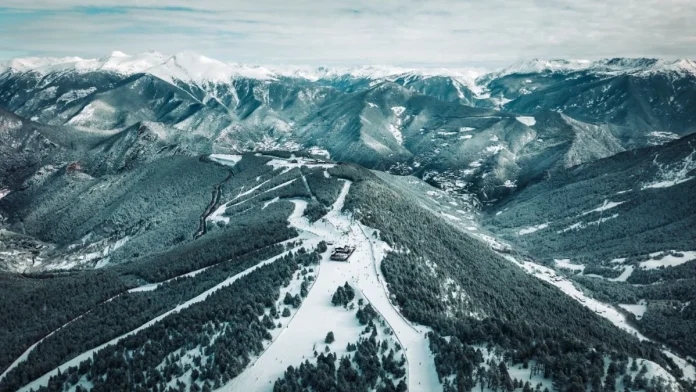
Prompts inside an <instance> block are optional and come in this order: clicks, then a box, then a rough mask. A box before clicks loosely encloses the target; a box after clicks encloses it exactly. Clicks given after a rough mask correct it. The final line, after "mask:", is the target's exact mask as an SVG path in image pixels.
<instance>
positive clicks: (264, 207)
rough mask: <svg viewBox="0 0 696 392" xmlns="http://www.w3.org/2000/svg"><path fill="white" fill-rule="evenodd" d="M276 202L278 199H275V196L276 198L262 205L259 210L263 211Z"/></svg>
mask: <svg viewBox="0 0 696 392" xmlns="http://www.w3.org/2000/svg"><path fill="white" fill-rule="evenodd" d="M278 201H280V197H277V196H276V197H274V198H273V199H271V200H269V201H267V202H265V203H263V207H261V209H262V210H265V209H266V207H268V206H269V205H271V204H273V203H277V202H278Z"/></svg>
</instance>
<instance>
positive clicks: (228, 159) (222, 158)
mask: <svg viewBox="0 0 696 392" xmlns="http://www.w3.org/2000/svg"><path fill="white" fill-rule="evenodd" d="M210 160H211V161H213V162H217V163H219V164H222V165H225V166H230V167H234V165H236V164H237V162H239V161H241V160H242V156H241V155H230V154H210Z"/></svg>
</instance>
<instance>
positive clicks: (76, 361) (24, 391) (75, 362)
mask: <svg viewBox="0 0 696 392" xmlns="http://www.w3.org/2000/svg"><path fill="white" fill-rule="evenodd" d="M299 249H300V247H296V248H293V249H291V250H288V251H285V252H283V253H280V254H278V255H276V256H274V257H272V258H270V259H267V260H264V261H262V262H260V263H258V264H256V265H254V266H253V267H250V268H247V269H245V270H244V271H242V272H240V273H238V274H236V275H233V276H231V277H229V278H227V279H225V280H224V281H222V282H221V283H218V284H217V285H216V286H214V287H212V288H210V289H208V290H206V291H204V292H203V293H201V294H199V295H197V296H195V297H193V298H191V299H189V300H188V301H186V302H184V303H182V304H180V305H177V306H176V307H175V308H173V309H171V310H169V311H167V312H165V313H163V314H161V315H159V316H157V317H155V318H153V319H151V320H150V321H148V322H146V323H145V324H143V325H141V326H140V327H138V328H136V329H134V330H132V331H130V332H126V333H125V334H123V335H121V336H118V337H116V338H114V339H112V340H110V341H108V342H106V343H104V344H102V345H100V346H98V347H95V348H93V349H91V350H88V351H85V352H83V353H82V354H80V355H78V356H76V357H75V358H73V359H71V360H69V361H67V362H65V363H63V364H62V365H60V366H58V367H57V368H55V369H53V370H51V371H50V372H48V373H46V374H44V375H43V376H41V377H39V378H38V379H36V380H34V381H32V382H31V383H29V384H27V385H25V386H24V387H22V388H21V389H19V392H28V391H29V390H30V389H32V388H33V389H38V388H39V387H41V386H45V385H47V384H48V380H49V379H50V378H51V377H52V376H55V375H56V374H58V371H60V372H65V371H66V370H67V369H68V368H69V367H72V366H79V365H80V362H82V361H85V360H87V359H89V358H91V357H92V355H93V354H94V353H96V352H97V351H99V350H101V349H103V348H105V347H108V346H113V345H115V344H117V343H118V342H120V341H121V340H123V339H125V338H127V337H129V336H131V335H135V334H136V333H138V332H140V331H142V330H144V329H146V328H149V327H151V326H152V325H154V324H155V323H157V322H159V321H160V320H162V319H164V318H165V317H167V316H169V315H171V314H173V313H178V312H180V311H182V310H184V309H186V308H188V307H190V306H191V305H194V304H197V303H199V302H203V301H205V300H206V299H208V297H209V296H210V295H212V294H213V293H215V292H216V291H218V290H220V289H222V288H225V287H227V286H229V285H231V284H233V283H234V282H236V281H237V280H239V279H241V278H243V277H245V276H246V275H249V274H250V273H252V272H254V271H255V270H257V269H259V268H261V267H263V266H265V265H267V264H270V263H273V262H274V261H276V260H278V259H280V258H282V257H284V256H286V255H288V254H290V253H291V252H296V251H297V250H299Z"/></svg>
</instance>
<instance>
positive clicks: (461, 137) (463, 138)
mask: <svg viewBox="0 0 696 392" xmlns="http://www.w3.org/2000/svg"><path fill="white" fill-rule="evenodd" d="M471 138H473V136H472V135H462V136H459V139H461V140H468V139H471Z"/></svg>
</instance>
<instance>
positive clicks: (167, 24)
mask: <svg viewBox="0 0 696 392" xmlns="http://www.w3.org/2000/svg"><path fill="white" fill-rule="evenodd" d="M695 20H696V0H492V1H489V0H471V1H469V0H465V1H454V0H452V1H450V0H434V1H432V0H428V1H410V0H399V1H391V0H365V1H363V0H357V1H354V0H342V1H333V0H312V1H309V0H253V1H237V0H198V1H183V0H173V1H154V0H117V1H114V0H103V1H83V0H0V59H7V58H11V57H18V56H47V55H49V56H81V57H103V56H105V55H107V54H108V53H110V52H111V51H113V50H120V51H123V52H126V53H131V54H132V53H137V52H143V51H146V50H156V51H158V52H161V53H165V54H173V53H177V52H183V51H190V52H196V53H199V54H203V55H206V56H208V57H212V58H216V59H218V60H222V61H230V62H242V63H252V64H275V65H285V64H294V65H365V64H389V65H400V66H438V67H440V66H441V67H462V66H475V67H486V68H496V67H500V66H504V65H508V64H509V63H512V62H514V61H516V60H521V59H530V58H535V57H536V58H584V59H596V58H603V57H619V56H625V57H640V56H646V57H664V58H677V57H683V58H696V53H694V52H695V51H696V49H695V48H696V23H695V22H694V21H695Z"/></svg>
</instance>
